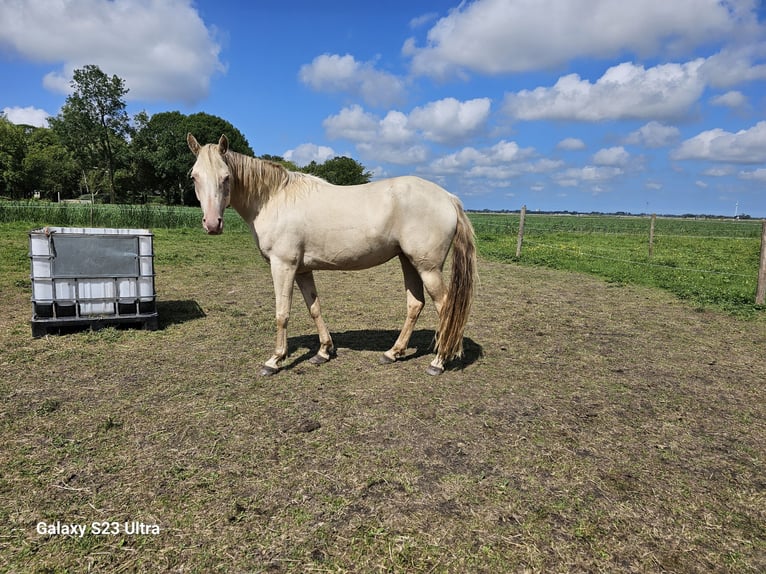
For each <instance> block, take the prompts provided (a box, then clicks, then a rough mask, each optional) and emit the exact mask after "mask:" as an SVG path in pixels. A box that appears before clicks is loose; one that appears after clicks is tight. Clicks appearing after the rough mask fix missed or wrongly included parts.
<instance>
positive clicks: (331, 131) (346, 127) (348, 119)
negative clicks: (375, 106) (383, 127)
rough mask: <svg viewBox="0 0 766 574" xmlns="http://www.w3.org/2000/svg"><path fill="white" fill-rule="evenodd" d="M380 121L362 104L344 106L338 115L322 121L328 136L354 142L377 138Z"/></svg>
mask: <svg viewBox="0 0 766 574" xmlns="http://www.w3.org/2000/svg"><path fill="white" fill-rule="evenodd" d="M379 123H380V121H379V120H378V119H377V118H376V117H375V116H374V115H373V114H371V113H368V112H365V111H364V109H363V108H362V106H359V105H354V106H351V107H350V108H343V109H342V110H341V111H340V112H339V113H338V114H337V115H334V116H330V117H328V118H326V119H325V120H324V122H322V125H323V126H324V129H325V131H326V132H327V137H329V138H331V139H347V140H351V141H354V142H369V141H372V140H374V139H375V138H376V136H377V133H378V129H379Z"/></svg>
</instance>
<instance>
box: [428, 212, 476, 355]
mask: <svg viewBox="0 0 766 574" xmlns="http://www.w3.org/2000/svg"><path fill="white" fill-rule="evenodd" d="M453 204H454V205H455V210H456V211H457V227H456V230H455V237H454V239H453V240H452V277H451V279H450V282H449V287H448V291H447V299H446V301H445V302H444V305H443V307H442V309H441V313H440V315H439V331H438V333H437V335H436V352H437V354H438V355H440V356H441V357H443V358H444V360H445V361H448V360H450V359H453V358H455V357H462V356H463V331H464V330H465V325H466V323H467V322H468V314H469V313H470V311H471V302H472V301H473V292H474V285H475V283H476V280H477V272H476V238H475V234H474V230H473V225H471V221H470V220H469V219H468V216H467V215H466V214H465V211H464V210H463V206H462V205H461V203H460V200H459V199H457V198H454V199H453Z"/></svg>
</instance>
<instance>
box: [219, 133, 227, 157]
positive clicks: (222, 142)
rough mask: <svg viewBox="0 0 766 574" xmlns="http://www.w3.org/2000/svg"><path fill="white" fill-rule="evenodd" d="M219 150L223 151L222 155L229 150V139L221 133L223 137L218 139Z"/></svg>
mask: <svg viewBox="0 0 766 574" xmlns="http://www.w3.org/2000/svg"><path fill="white" fill-rule="evenodd" d="M218 151H219V152H221V155H223V154H225V153H226V152H227V151H229V140H228V139H226V136H225V135H223V134H222V135H221V139H219V140H218Z"/></svg>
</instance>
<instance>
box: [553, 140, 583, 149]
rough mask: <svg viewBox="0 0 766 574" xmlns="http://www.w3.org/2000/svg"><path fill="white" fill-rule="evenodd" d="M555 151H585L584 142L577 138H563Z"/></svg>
mask: <svg viewBox="0 0 766 574" xmlns="http://www.w3.org/2000/svg"><path fill="white" fill-rule="evenodd" d="M556 148H557V149H563V150H567V151H579V150H581V149H585V142H584V141H582V140H581V139H577V138H565V139H563V140H561V141H560V142H559V143H557V144H556Z"/></svg>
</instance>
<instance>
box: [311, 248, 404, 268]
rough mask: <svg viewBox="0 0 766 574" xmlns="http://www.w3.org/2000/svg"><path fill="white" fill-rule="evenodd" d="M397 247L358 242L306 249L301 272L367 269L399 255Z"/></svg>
mask: <svg viewBox="0 0 766 574" xmlns="http://www.w3.org/2000/svg"><path fill="white" fill-rule="evenodd" d="M400 252H401V250H400V249H399V247H398V245H396V244H394V243H391V244H378V245H373V244H370V243H364V242H360V243H357V244H356V245H331V244H330V245H324V246H323V248H322V249H306V250H305V251H304V254H303V258H302V264H301V265H300V266H299V268H300V269H301V270H306V271H308V270H321V269H346V270H358V269H368V268H370V267H375V266H376V265H381V264H383V263H385V262H386V261H388V260H389V259H392V258H393V257H396V256H397V255H399V253H400Z"/></svg>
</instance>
